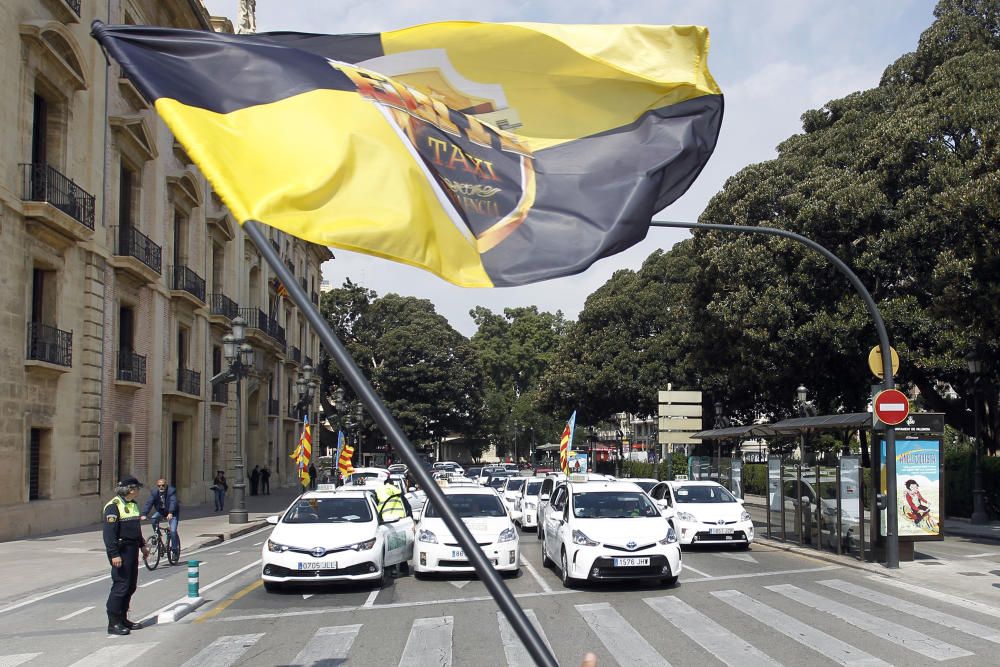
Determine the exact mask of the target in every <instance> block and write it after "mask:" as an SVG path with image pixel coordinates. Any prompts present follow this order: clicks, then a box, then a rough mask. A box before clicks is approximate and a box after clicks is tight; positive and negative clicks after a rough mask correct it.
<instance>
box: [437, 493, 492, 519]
mask: <svg viewBox="0 0 1000 667" xmlns="http://www.w3.org/2000/svg"><path fill="white" fill-rule="evenodd" d="M448 502H450V503H451V506H452V507H453V508H454V509H455V512H457V513H458V516H459V517H461V518H463V519H471V518H473V517H480V516H506V514H507V511H506V510H505V509H504V508H503V503H501V502H500V497H499V496H497V495H495V494H492V493H449V494H448ZM424 516H428V517H438V518H440V516H441V515H440V514H439V513H438V511H437V507H435V506H434V504H433V503H427V513H426V514H425V515H424Z"/></svg>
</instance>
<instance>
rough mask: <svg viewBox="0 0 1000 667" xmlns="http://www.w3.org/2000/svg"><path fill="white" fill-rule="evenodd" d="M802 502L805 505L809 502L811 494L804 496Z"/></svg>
mask: <svg viewBox="0 0 1000 667" xmlns="http://www.w3.org/2000/svg"><path fill="white" fill-rule="evenodd" d="M802 504H803V505H808V504H809V496H802Z"/></svg>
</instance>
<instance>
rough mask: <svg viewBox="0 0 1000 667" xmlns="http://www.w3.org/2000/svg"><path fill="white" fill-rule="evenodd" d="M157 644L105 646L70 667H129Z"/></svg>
mask: <svg viewBox="0 0 1000 667" xmlns="http://www.w3.org/2000/svg"><path fill="white" fill-rule="evenodd" d="M156 644H157V642H152V643H147V644H122V645H121V646H105V647H103V648H100V649H98V650H96V651H94V652H93V653H91V654H90V655H88V656H87V657H86V658H83V659H82V660H77V661H76V662H74V663H73V664H72V665H70V667H107V665H127V664H128V663H130V662H132V661H133V660H135V659H136V658H138V657H139V656H140V655H142V654H143V653H145V652H146V651H148V650H149V649H151V648H153V647H154V646H156Z"/></svg>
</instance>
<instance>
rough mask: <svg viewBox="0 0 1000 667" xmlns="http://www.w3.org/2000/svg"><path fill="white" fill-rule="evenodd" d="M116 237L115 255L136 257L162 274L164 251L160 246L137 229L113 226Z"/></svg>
mask: <svg viewBox="0 0 1000 667" xmlns="http://www.w3.org/2000/svg"><path fill="white" fill-rule="evenodd" d="M111 230H112V233H113V234H114V235H115V254H116V255H119V256H122V257H135V258H136V259H137V260H139V261H140V262H142V263H143V264H145V265H146V266H148V267H149V268H151V269H153V270H154V271H156V272H157V273H160V267H161V266H162V259H161V258H162V255H163V251H162V249H161V248H160V246H158V245H156V244H155V243H153V241H152V240H151V239H150V238H149V237H148V236H146V235H145V234H143V233H142V232H140V231H139V230H138V229H136V228H135V227H130V226H124V225H122V226H113V227H112V228H111Z"/></svg>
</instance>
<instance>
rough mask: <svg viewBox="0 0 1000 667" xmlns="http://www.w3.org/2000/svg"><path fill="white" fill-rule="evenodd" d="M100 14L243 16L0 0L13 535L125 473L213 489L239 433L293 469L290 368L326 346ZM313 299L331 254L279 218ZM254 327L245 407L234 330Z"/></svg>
mask: <svg viewBox="0 0 1000 667" xmlns="http://www.w3.org/2000/svg"><path fill="white" fill-rule="evenodd" d="M94 19H100V20H102V21H104V22H106V23H133V24H153V25H165V26H175V27H182V28H188V29H193V30H213V29H216V30H228V31H232V25H231V23H230V22H229V21H228V20H227V19H222V18H212V17H210V16H209V15H208V14H207V12H206V11H205V9H204V7H203V6H202V4H201V2H200V0H110V2H109V1H108V0H101V1H100V2H95V1H94V0H9V1H5V2H3V3H2V4H0V35H2V36H3V39H0V54H2V55H0V57H2V58H3V61H4V63H5V65H4V67H3V70H2V72H3V73H2V85H3V90H5V91H7V92H6V94H5V95H4V96H3V99H2V100H0V123H2V126H3V127H4V128H5V131H4V132H3V133H2V134H0V462H2V463H0V540H2V539H12V538H16V537H21V536H27V535H37V534H40V533H44V532H48V531H52V530H57V529H63V528H70V527H75V526H83V525H87V524H91V523H93V522H95V521H96V520H97V519H98V518H99V514H100V508H101V506H102V505H103V503H104V502H105V500H106V498H105V497H106V496H109V495H110V494H111V493H113V488H114V483H115V481H116V480H117V479H118V478H120V477H121V476H122V475H125V474H134V475H136V476H137V477H138V478H139V479H140V480H142V481H143V482H145V483H147V484H148V483H149V482H150V480H155V479H156V478H157V477H161V476H162V477H165V478H166V479H168V480H170V481H171V482H172V483H173V484H175V485H176V486H177V488H178V491H179V494H180V497H181V501H182V503H187V504H196V503H200V502H204V501H206V500H207V499H208V497H209V494H210V491H208V486H209V485H211V480H212V477H213V475H214V471H215V470H218V469H225V470H227V476H229V478H230V481H231V482H232V481H234V480H233V474H234V473H233V470H232V468H231V466H232V463H233V460H234V458H235V446H236V435H237V428H242V429H243V432H242V435H243V438H242V440H243V443H244V450H245V459H246V464H247V467H248V468H252V467H253V466H254V465H259V466H261V467H265V466H268V467H270V469H271V470H272V472H273V473H274V476H273V477H272V484H277V485H281V484H283V483H292V477H293V474H292V473H293V471H292V470H291V469H290V459H289V458H288V453H290V452H291V451H292V448H293V447H294V443H295V440H296V438H297V437H298V436H297V419H296V416H295V414H294V405H295V403H296V402H297V398H298V397H297V392H296V386H295V380H296V375H297V373H298V372H299V371H300V370H301V368H302V367H303V366H305V365H306V364H313V365H315V363H316V362H317V361H318V359H319V356H320V349H319V341H318V338H317V336H316V335H315V333H314V332H313V331H312V330H311V329H310V328H309V326H308V325H307V323H306V321H305V318H304V317H303V315H302V314H301V313H300V312H299V310H298V309H297V308H296V307H295V306H294V305H293V304H292V303H291V301H289V300H287V299H285V298H282V297H280V296H278V294H277V288H278V287H279V286H278V284H277V283H276V280H275V279H274V277H273V275H272V271H271V270H270V268H269V267H268V266H267V264H266V262H264V261H263V259H262V258H261V256H260V253H259V252H258V251H257V249H256V248H255V247H254V245H253V244H252V243H251V242H250V241H249V239H247V238H245V237H244V235H243V233H242V230H241V228H240V226H239V225H238V224H237V223H236V221H235V220H234V219H233V218H232V216H231V215H230V213H229V212H228V211H227V209H226V208H225V207H224V206H223V205H222V203H221V201H220V200H219V198H218V197H217V196H216V195H215V194H214V193H213V192H212V189H211V187H210V186H209V184H208V183H207V182H206V180H205V178H204V177H203V176H202V175H201V173H200V172H199V170H198V169H197V168H196V167H195V166H194V164H193V163H192V162H191V160H190V158H189V157H188V156H187V155H186V154H185V152H184V150H183V149H182V148H181V147H180V145H179V144H177V143H176V142H175V140H174V138H173V136H172V135H171V133H170V132H169V130H168V129H167V128H166V126H165V125H164V124H163V123H162V122H161V121H160V120H159V118H158V116H157V115H156V112H155V111H154V110H153V109H152V108H151V107H150V105H149V104H148V103H147V102H146V101H145V100H144V99H143V98H142V96H141V95H140V94H139V93H138V91H137V90H136V89H135V87H134V86H133V85H132V84H131V83H130V82H129V81H128V80H127V79H126V78H124V77H123V76H122V74H121V70H120V69H119V67H118V65H117V64H116V63H114V62H111V63H108V62H107V61H106V59H105V57H104V54H103V53H102V51H101V49H100V48H99V47H98V45H97V43H96V42H95V41H94V40H93V39H91V37H90V36H89V32H90V24H91V22H92V21H93V20H94ZM269 235H270V238H271V243H272V245H273V246H274V247H275V248H277V249H278V251H279V254H280V255H281V256H282V257H283V259H284V260H285V263H286V265H287V266H288V267H289V268H290V269H291V270H292V272H293V273H294V274H295V277H296V280H298V281H299V282H300V284H301V285H302V287H304V288H305V289H306V291H307V293H309V294H310V295H311V297H312V300H313V302H314V303H317V304H318V301H319V297H318V295H319V290H320V280H321V271H320V266H321V264H322V263H323V262H325V261H326V260H328V259H331V258H332V257H333V256H332V254H331V253H330V252H329V250H328V249H326V248H324V247H321V246H316V245H313V244H308V243H304V242H302V241H300V240H298V239H295V238H292V237H289V236H287V235H284V234H282V233H280V232H277V231H276V230H270V231H269ZM237 314H239V315H241V316H243V317H244V319H246V320H247V322H248V330H247V337H248V341H249V342H250V343H251V345H253V347H254V349H255V352H256V355H255V366H254V372H253V373H252V374H251V376H250V377H249V378H247V379H246V380H244V385H243V397H244V400H243V401H242V405H243V410H242V412H243V414H242V415H237V414H236V405H235V403H236V402H235V391H234V387H233V386H232V385H226V384H219V385H216V386H214V387H213V386H212V384H211V383H210V381H209V380H210V378H212V377H213V376H215V375H217V374H218V373H219V372H220V371H221V370H222V369H223V368H225V367H226V361H225V359H224V357H223V354H222V352H223V351H222V337H223V336H224V335H226V334H227V333H229V331H230V325H231V320H232V318H233V317H235V316H236V315H237Z"/></svg>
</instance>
